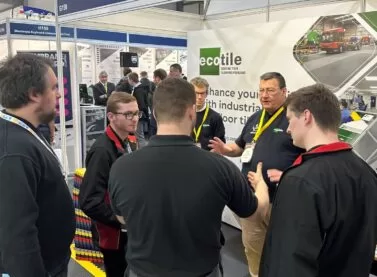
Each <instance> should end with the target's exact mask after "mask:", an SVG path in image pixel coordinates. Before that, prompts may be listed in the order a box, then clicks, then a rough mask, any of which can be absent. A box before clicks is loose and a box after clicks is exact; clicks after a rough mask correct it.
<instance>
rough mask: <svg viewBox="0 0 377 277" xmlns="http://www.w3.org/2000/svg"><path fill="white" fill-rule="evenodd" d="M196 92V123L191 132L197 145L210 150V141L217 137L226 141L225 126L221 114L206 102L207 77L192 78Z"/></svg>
mask: <svg viewBox="0 0 377 277" xmlns="http://www.w3.org/2000/svg"><path fill="white" fill-rule="evenodd" d="M190 82H191V84H193V85H194V88H195V94H196V124H195V127H194V130H193V132H192V134H191V136H192V138H193V139H194V141H195V143H196V145H197V146H198V147H200V148H202V149H204V150H207V151H210V150H211V148H209V146H208V145H209V141H210V140H212V139H213V138H215V137H217V138H219V139H220V140H222V141H223V142H224V143H225V127H224V122H223V119H222V117H221V115H220V114H219V113H218V112H216V111H214V110H213V109H211V108H210V107H209V105H208V104H206V98H207V93H208V88H209V84H208V82H207V80H206V79H204V78H201V77H196V78H194V79H192V80H191V81H190Z"/></svg>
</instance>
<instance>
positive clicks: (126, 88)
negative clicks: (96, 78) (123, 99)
mask: <svg viewBox="0 0 377 277" xmlns="http://www.w3.org/2000/svg"><path fill="white" fill-rule="evenodd" d="M131 72H132V69H131V68H129V67H124V68H123V78H122V79H121V80H120V81H119V83H118V84H117V85H116V88H115V89H116V91H123V92H127V93H129V94H131V93H132V87H131V85H130V83H129V82H128V74H130V73H131Z"/></svg>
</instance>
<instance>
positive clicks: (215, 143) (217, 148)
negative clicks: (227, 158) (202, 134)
mask: <svg viewBox="0 0 377 277" xmlns="http://www.w3.org/2000/svg"><path fill="white" fill-rule="evenodd" d="M208 147H209V148H212V150H211V152H215V153H219V154H221V155H225V154H226V153H228V152H231V151H232V149H230V147H228V146H227V145H226V144H225V143H224V142H223V141H222V140H221V139H219V138H218V137H214V138H213V139H211V140H210V141H209V144H208Z"/></svg>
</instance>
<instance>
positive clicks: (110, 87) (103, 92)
mask: <svg viewBox="0 0 377 277" xmlns="http://www.w3.org/2000/svg"><path fill="white" fill-rule="evenodd" d="M98 77H99V82H98V83H97V84H95V85H94V87H93V96H94V104H95V105H98V106H106V103H107V98H108V97H109V96H110V94H111V93H112V92H113V91H114V90H115V84H113V83H111V82H108V81H107V78H108V75H107V72H106V71H101V72H100V74H99V76H98Z"/></svg>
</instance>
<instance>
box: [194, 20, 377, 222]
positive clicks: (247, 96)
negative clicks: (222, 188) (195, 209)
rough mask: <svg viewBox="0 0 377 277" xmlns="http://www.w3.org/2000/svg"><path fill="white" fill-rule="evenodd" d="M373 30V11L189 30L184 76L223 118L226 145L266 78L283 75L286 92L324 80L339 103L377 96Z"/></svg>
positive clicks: (255, 107)
mask: <svg viewBox="0 0 377 277" xmlns="http://www.w3.org/2000/svg"><path fill="white" fill-rule="evenodd" d="M376 30H377V12H368V13H362V14H342V15H333V16H324V17H313V18H304V19H297V20H291V21H285V22H270V23H260V24H251V25H244V26H237V27H234V26H233V27H229V28H223V29H215V30H202V31H194V32H190V33H189V34H188V77H189V79H190V78H193V77H196V76H201V77H204V78H206V79H207V80H208V82H209V84H210V88H209V91H208V98H207V100H208V104H209V106H210V107H211V108H213V109H214V110H216V111H217V112H219V113H220V114H221V115H222V118H223V120H224V124H225V129H226V139H227V141H228V142H230V141H234V140H235V139H236V138H237V137H238V136H239V135H240V133H241V131H242V128H243V126H244V124H245V123H246V121H247V119H248V118H249V117H250V116H251V115H252V114H253V113H254V112H256V111H258V110H260V109H261V106H260V103H259V99H258V97H259V89H258V87H259V77H260V76H261V75H262V74H263V73H265V72H271V71H275V72H276V71H277V72H280V73H281V74H282V75H283V76H284V77H285V79H286V82H287V89H288V91H294V90H297V89H298V88H300V87H303V86H308V85H311V84H314V83H316V82H321V83H324V84H325V85H326V86H328V87H329V88H330V89H331V90H332V91H333V92H334V93H336V95H337V96H340V97H347V94H349V93H353V92H354V91H359V92H371V93H373V92H375V93H377V58H376V54H377V51H376V50H377V48H376V43H377V32H376ZM232 160H233V161H234V162H235V163H236V164H237V165H239V166H240V160H239V158H235V159H232ZM229 220H230V221H232V222H230V223H231V224H234V225H237V224H236V222H234V219H232V218H230V219H229V218H228V219H226V220H225V221H229Z"/></svg>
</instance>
